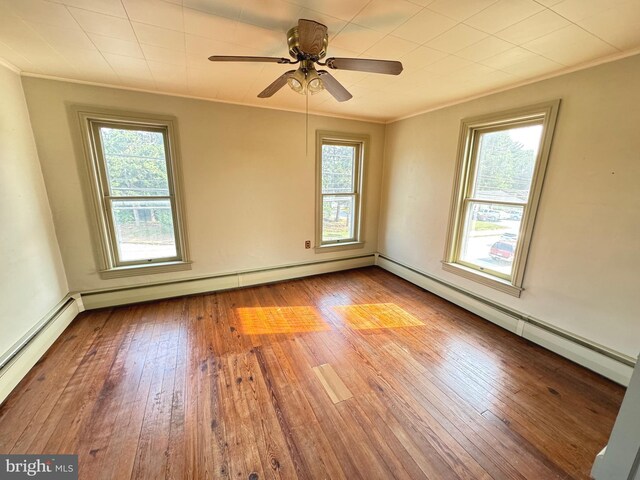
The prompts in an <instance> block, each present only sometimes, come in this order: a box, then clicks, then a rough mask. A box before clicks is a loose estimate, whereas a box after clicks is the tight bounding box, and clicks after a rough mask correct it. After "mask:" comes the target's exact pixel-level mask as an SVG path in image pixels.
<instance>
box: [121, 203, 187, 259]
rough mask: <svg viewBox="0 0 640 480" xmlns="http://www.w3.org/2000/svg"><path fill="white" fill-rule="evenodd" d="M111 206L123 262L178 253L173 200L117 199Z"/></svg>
mask: <svg viewBox="0 0 640 480" xmlns="http://www.w3.org/2000/svg"><path fill="white" fill-rule="evenodd" d="M111 206H112V210H113V224H114V226H115V230H116V232H115V233H116V242H117V246H118V255H119V256H120V261H122V262H130V261H135V260H150V259H153V260H155V259H159V258H173V257H175V256H176V255H177V250H176V242H175V235H174V230H173V216H172V214H171V203H170V202H169V200H145V201H137V200H114V201H113V202H112V203H111Z"/></svg>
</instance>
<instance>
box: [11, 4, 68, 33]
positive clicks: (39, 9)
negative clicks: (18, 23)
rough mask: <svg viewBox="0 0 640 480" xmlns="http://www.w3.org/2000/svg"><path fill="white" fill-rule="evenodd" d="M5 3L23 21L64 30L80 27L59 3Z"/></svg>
mask: <svg viewBox="0 0 640 480" xmlns="http://www.w3.org/2000/svg"><path fill="white" fill-rule="evenodd" d="M3 3H4V4H5V5H6V6H8V7H9V9H10V10H11V11H12V12H13V13H14V14H15V15H17V16H19V17H20V18H22V19H23V20H28V21H30V22H37V23H41V24H44V25H53V26H56V27H63V28H75V27H77V26H78V25H77V24H76V22H75V20H74V19H73V17H72V16H71V15H70V14H69V12H68V10H67V8H66V7H65V6H64V5H62V4H59V3H51V2H46V1H44V0H18V1H15V0H14V1H8V2H3Z"/></svg>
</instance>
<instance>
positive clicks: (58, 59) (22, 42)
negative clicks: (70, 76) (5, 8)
mask: <svg viewBox="0 0 640 480" xmlns="http://www.w3.org/2000/svg"><path fill="white" fill-rule="evenodd" d="M0 42H3V43H4V44H5V45H6V46H7V47H8V48H11V49H12V50H13V51H15V52H16V53H17V54H19V55H21V56H23V57H24V58H26V59H27V60H28V61H29V62H30V63H31V64H32V65H33V70H30V71H32V72H34V73H46V74H49V75H56V74H57V73H60V72H64V71H68V69H69V68H70V67H71V65H69V63H68V62H67V61H66V59H65V58H64V57H63V56H62V55H60V54H59V53H58V52H57V51H56V50H55V49H54V48H53V47H52V46H51V45H49V44H48V43H47V42H46V41H45V40H44V39H43V38H42V37H41V36H40V35H38V34H37V33H36V31H35V30H33V29H32V28H30V27H29V26H28V25H27V24H26V23H25V22H24V21H22V20H20V19H18V18H16V17H10V16H0Z"/></svg>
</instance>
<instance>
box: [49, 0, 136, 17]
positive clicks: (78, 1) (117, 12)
mask: <svg viewBox="0 0 640 480" xmlns="http://www.w3.org/2000/svg"><path fill="white" fill-rule="evenodd" d="M50 1H51V2H55V3H61V4H64V5H68V6H70V7H78V8H82V9H84V10H90V11H92V12H98V13H104V14H106V15H113V16H115V17H123V18H126V17H127V12H125V10H124V7H123V6H122V2H121V0H50Z"/></svg>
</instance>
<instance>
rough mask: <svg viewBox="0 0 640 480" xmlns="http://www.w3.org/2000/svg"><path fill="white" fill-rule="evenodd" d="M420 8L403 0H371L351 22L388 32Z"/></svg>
mask: <svg viewBox="0 0 640 480" xmlns="http://www.w3.org/2000/svg"><path fill="white" fill-rule="evenodd" d="M420 10H421V7H419V6H418V5H416V4H414V3H411V2H407V1H405V0H371V2H370V3H369V4H368V5H367V6H366V7H364V8H363V9H362V11H360V13H358V15H356V16H355V18H354V19H353V23H356V24H358V25H360V26H363V27H367V28H371V29H373V30H377V31H378V32H382V33H390V32H392V31H393V30H395V29H396V28H398V27H399V26H400V25H402V24H403V23H404V22H406V21H407V20H409V19H410V18H411V17H413V16H414V15H415V14H416V13H418V12H419V11H420Z"/></svg>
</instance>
